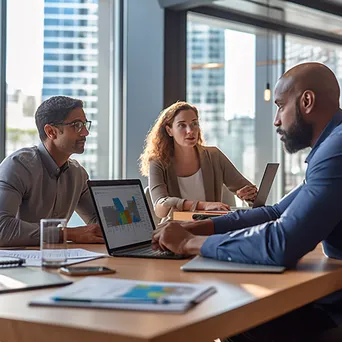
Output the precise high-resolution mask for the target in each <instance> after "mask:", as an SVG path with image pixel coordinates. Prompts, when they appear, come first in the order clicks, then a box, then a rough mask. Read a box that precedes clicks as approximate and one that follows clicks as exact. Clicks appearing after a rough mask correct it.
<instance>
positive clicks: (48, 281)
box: [0, 267, 72, 293]
mask: <svg viewBox="0 0 342 342" xmlns="http://www.w3.org/2000/svg"><path fill="white" fill-rule="evenodd" d="M71 283H72V282H71V281H69V280H65V279H63V278H62V277H61V276H59V275H58V274H54V273H49V272H45V271H42V270H40V269H31V268H26V267H15V268H7V269H1V270H0V293H7V292H13V291H23V290H32V289H40V288H44V287H53V286H61V285H68V284H71Z"/></svg>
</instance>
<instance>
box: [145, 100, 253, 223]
mask: <svg viewBox="0 0 342 342" xmlns="http://www.w3.org/2000/svg"><path fill="white" fill-rule="evenodd" d="M140 170H141V173H142V175H144V176H147V177H148V183H149V188H150V192H151V197H152V202H153V206H154V209H155V212H156V215H157V216H158V217H160V218H164V217H166V216H167V215H168V214H169V212H170V210H172V209H174V210H179V211H183V210H191V211H194V210H229V206H228V205H227V204H225V203H222V202H221V197H222V186H223V184H225V185H226V186H227V187H228V189H229V190H230V191H232V192H233V193H236V195H237V196H238V197H239V198H240V199H242V200H249V201H253V200H254V199H255V197H256V194H257V188H256V187H255V185H253V184H252V183H251V182H249V181H248V180H247V179H246V178H245V177H243V176H242V175H241V173H240V172H239V171H238V170H237V169H236V168H235V166H234V165H233V164H232V162H231V161H230V160H229V159H228V158H227V157H226V156H225V155H224V154H223V153H222V152H221V151H220V150H219V149H218V148H217V147H209V146H205V145H204V144H203V137H202V132H201V129H200V125H199V115H198V110H197V108H196V107H195V106H193V105H191V104H189V103H187V102H176V103H174V104H172V105H171V106H170V107H168V108H166V109H164V110H163V111H162V112H161V113H160V115H159V117H158V118H157V120H156V122H155V124H154V126H153V127H152V129H151V130H150V132H149V133H148V135H147V138H146V144H145V149H144V152H143V153H142V155H141V156H140Z"/></svg>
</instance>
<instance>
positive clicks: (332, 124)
mask: <svg viewBox="0 0 342 342" xmlns="http://www.w3.org/2000/svg"><path fill="white" fill-rule="evenodd" d="M341 122H342V110H341V108H340V109H339V110H338V111H337V112H336V114H335V115H334V116H333V117H332V119H331V120H330V121H329V122H328V124H327V125H326V127H325V128H324V130H323V132H322V133H321V135H320V136H319V137H318V139H317V141H316V143H315V145H313V146H312V150H311V152H310V153H309V155H308V156H307V157H306V159H305V162H306V163H309V162H310V160H311V159H312V157H313V156H314V154H315V153H316V151H317V149H318V147H319V146H320V145H321V143H322V142H323V141H324V140H325V139H326V138H328V136H329V135H330V134H331V132H332V131H333V130H334V129H335V128H336V127H337V126H338V125H339V124H340V123H341Z"/></svg>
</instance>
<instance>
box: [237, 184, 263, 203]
mask: <svg viewBox="0 0 342 342" xmlns="http://www.w3.org/2000/svg"><path fill="white" fill-rule="evenodd" d="M257 194H258V188H257V187H256V186H255V185H246V186H244V187H243V188H241V189H239V190H237V191H236V195H237V196H238V197H239V198H240V199H242V200H245V201H254V200H255V198H256V196H257Z"/></svg>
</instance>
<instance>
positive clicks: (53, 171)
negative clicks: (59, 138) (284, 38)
mask: <svg viewBox="0 0 342 342" xmlns="http://www.w3.org/2000/svg"><path fill="white" fill-rule="evenodd" d="M38 150H39V153H40V155H41V157H42V161H43V164H44V165H45V167H46V169H47V170H48V172H49V174H50V175H51V176H54V177H56V178H58V177H59V176H60V175H61V174H62V173H63V172H65V171H66V170H67V169H68V168H69V161H67V162H66V163H65V164H63V165H62V166H61V167H58V165H57V164H56V162H55V161H54V159H53V158H52V157H51V154H50V153H49V151H48V150H47V149H46V147H45V145H44V144H43V143H42V142H41V143H40V144H39V145H38Z"/></svg>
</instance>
